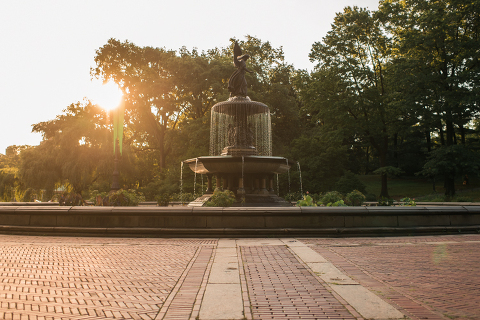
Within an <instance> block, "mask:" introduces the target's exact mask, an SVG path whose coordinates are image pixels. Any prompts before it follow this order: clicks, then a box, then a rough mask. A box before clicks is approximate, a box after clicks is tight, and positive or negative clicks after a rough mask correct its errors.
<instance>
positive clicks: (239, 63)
mask: <svg viewBox="0 0 480 320" xmlns="http://www.w3.org/2000/svg"><path fill="white" fill-rule="evenodd" d="M248 58H250V56H249V55H248V54H244V55H242V49H240V46H239V45H238V42H237V41H235V46H234V47H233V63H234V64H235V67H237V70H235V72H234V73H233V74H232V75H231V76H230V79H229V80H228V91H230V97H237V96H240V97H246V96H247V80H245V72H248V73H253V71H250V70H248V69H247V64H246V63H245V61H247V59H248Z"/></svg>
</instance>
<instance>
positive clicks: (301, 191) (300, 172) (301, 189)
mask: <svg viewBox="0 0 480 320" xmlns="http://www.w3.org/2000/svg"><path fill="white" fill-rule="evenodd" d="M297 166H298V174H299V175H300V194H301V195H302V197H303V183H302V169H300V162H298V161H297Z"/></svg>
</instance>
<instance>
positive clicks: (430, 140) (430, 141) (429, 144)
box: [425, 130, 432, 152]
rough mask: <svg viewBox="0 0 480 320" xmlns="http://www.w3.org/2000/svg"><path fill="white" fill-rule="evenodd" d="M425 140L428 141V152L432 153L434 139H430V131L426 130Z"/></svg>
mask: <svg viewBox="0 0 480 320" xmlns="http://www.w3.org/2000/svg"><path fill="white" fill-rule="evenodd" d="M425 138H426V139H427V151H428V152H430V151H432V139H431V137H430V130H425Z"/></svg>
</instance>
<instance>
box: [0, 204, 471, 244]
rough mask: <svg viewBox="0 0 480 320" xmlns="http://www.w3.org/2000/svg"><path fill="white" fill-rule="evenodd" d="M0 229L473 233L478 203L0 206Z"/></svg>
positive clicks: (153, 233) (172, 232) (189, 233)
mask: <svg viewBox="0 0 480 320" xmlns="http://www.w3.org/2000/svg"><path fill="white" fill-rule="evenodd" d="M0 232H1V233H22V234H25V233H31V234H58V235H102V236H145V237H146V236H155V237H173V236H192V237H219V236H243V237H247V236H248V237H258V236H350V235H391V234H409V235H412V234H428V233H430V234H438V233H458V232H469V233H472V232H475V233H478V232H480V206H454V207H452V206H449V207H445V206H428V207H421V206H416V207H276V208H265V207H248V208H246V207H244V208H242V207H240V208H235V207H229V208H208V207H207V208H206V207H186V206H185V207H66V206H62V207H61V206H0Z"/></svg>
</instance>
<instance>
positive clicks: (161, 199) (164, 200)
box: [155, 194, 170, 207]
mask: <svg viewBox="0 0 480 320" xmlns="http://www.w3.org/2000/svg"><path fill="white" fill-rule="evenodd" d="M155 200H157V204H158V205H159V206H161V207H168V204H169V203H170V195H169V194H161V195H159V196H156V197H155Z"/></svg>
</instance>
